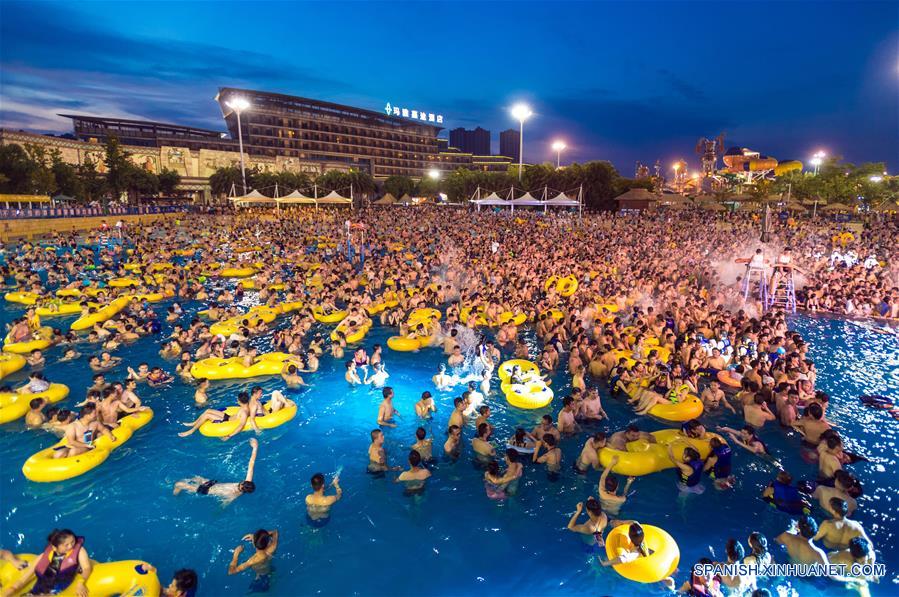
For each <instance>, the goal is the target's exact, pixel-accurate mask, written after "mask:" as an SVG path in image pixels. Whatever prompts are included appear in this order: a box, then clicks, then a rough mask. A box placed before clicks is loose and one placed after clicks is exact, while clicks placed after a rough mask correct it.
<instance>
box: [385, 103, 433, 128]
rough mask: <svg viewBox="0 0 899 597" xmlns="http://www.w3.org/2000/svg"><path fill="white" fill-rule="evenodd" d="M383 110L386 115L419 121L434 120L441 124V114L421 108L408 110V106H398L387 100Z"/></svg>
mask: <svg viewBox="0 0 899 597" xmlns="http://www.w3.org/2000/svg"><path fill="white" fill-rule="evenodd" d="M384 112H386V113H387V115H388V116H400V117H402V118H411V119H413V120H420V121H421V122H434V123H437V124H443V114H434V113H433V112H425V111H423V110H410V109H409V108H400V107H399V106H394V105H393V104H391V103H390V102H387V105H386V106H384Z"/></svg>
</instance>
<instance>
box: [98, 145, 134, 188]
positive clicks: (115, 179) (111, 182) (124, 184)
mask: <svg viewBox="0 0 899 597" xmlns="http://www.w3.org/2000/svg"><path fill="white" fill-rule="evenodd" d="M103 161H104V163H105V164H106V190H107V191H108V192H109V194H110V195H112V199H114V200H117V199H119V197H121V196H122V194H123V193H125V192H126V191H129V186H130V185H131V184H132V182H133V181H132V180H129V179H130V178H132V177H133V176H134V171H133V169H132V166H134V164H133V163H132V162H131V160H129V159H128V153H127V152H126V151H125V150H124V149H122V146H121V144H120V143H119V140H118V139H117V138H116V137H109V138H108V139H107V140H106V156H105V157H104V159H103ZM129 195H130V193H129Z"/></svg>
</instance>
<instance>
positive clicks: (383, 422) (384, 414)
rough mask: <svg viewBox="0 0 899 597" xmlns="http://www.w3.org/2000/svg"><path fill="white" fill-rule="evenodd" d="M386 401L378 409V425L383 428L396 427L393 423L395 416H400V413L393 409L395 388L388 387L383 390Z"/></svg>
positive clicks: (382, 393)
mask: <svg viewBox="0 0 899 597" xmlns="http://www.w3.org/2000/svg"><path fill="white" fill-rule="evenodd" d="M381 395H382V396H383V397H384V399H383V400H382V401H381V406H379V407H378V425H380V426H381V427H396V423H394V422H393V417H394V415H396V416H399V415H400V413H399V412H398V411H397V410H396V409H395V408H394V407H393V388H391V387H389V386H388V387H386V388H384V389H383V390H381Z"/></svg>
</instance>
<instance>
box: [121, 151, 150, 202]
mask: <svg viewBox="0 0 899 597" xmlns="http://www.w3.org/2000/svg"><path fill="white" fill-rule="evenodd" d="M121 175H122V184H123V185H124V190H125V191H126V192H127V193H128V203H139V202H140V198H141V197H146V196H148V195H157V194H159V177H158V176H156V175H155V174H153V173H152V172H149V171H147V170H145V169H143V168H141V167H140V166H137V165H135V164H132V163H131V162H130V161H129V162H128V163H127V164H125V166H124V168H122V170H121Z"/></svg>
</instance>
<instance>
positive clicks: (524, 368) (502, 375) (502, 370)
mask: <svg viewBox="0 0 899 597" xmlns="http://www.w3.org/2000/svg"><path fill="white" fill-rule="evenodd" d="M515 366H518V367H519V368H520V369H521V373H522V375H523V376H528V375H527V374H528V372H530V371H533V372H534V373H533V374H531V375H532V376H533V375H535V374H536V376H537V377H539V376H540V368H539V367H538V366H537V365H536V364H535V363H532V362H531V361H526V360H524V359H509V360H508V361H505V362H503V363H502V364H501V365H500V366H499V369H497V372H496V374H497V375H499V379H500V381H502V382H503V383H507V382H508V381H509V380H510V379H511V378H512V369H513V368H514V367H515Z"/></svg>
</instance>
